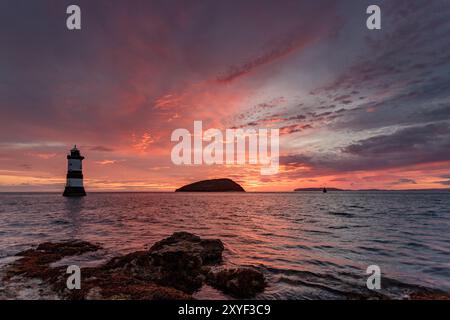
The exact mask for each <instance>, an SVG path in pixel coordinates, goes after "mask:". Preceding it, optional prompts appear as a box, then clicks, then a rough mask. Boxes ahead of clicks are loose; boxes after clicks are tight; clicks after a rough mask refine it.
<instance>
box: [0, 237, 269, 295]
mask: <svg viewBox="0 0 450 320" xmlns="http://www.w3.org/2000/svg"><path fill="white" fill-rule="evenodd" d="M99 249H100V247H99V246H97V245H94V244H91V243H89V242H84V241H65V242H59V243H43V244H41V245H39V246H38V247H37V248H36V249H30V250H26V251H23V252H21V253H19V254H18V255H19V256H21V258H20V259H19V260H17V261H15V262H13V263H12V264H11V265H9V266H8V268H7V270H6V275H5V277H4V278H3V280H4V281H13V280H14V278H16V279H17V277H26V278H38V279H41V280H43V281H44V282H45V283H46V284H48V285H49V286H50V287H51V288H52V289H53V290H54V291H55V292H56V293H57V294H58V295H59V296H60V297H62V298H65V299H133V300H137V299H150V300H155V299H192V296H191V294H192V293H193V292H195V291H196V290H198V289H200V288H201V286H202V285H203V284H204V283H208V284H210V285H211V286H213V287H215V288H217V289H219V290H222V291H223V292H224V293H227V294H229V295H232V296H235V297H242V298H244V297H245V298H251V297H254V296H255V295H256V294H257V293H259V292H262V291H263V290H264V287H265V281H264V276H263V275H262V273H260V272H259V271H256V270H253V269H240V268H237V269H230V270H227V269H221V270H220V271H218V272H213V271H212V269H213V268H212V267H213V266H215V267H217V265H218V264H219V263H220V262H221V261H222V253H223V250H224V246H223V243H222V242H221V241H220V240H218V239H201V238H200V237H198V236H196V235H193V234H190V233H187V232H176V233H174V234H172V235H171V236H170V237H168V238H165V239H163V240H161V241H159V242H157V243H155V244H154V245H153V246H152V247H151V248H150V249H149V250H148V251H137V252H133V253H130V254H127V255H125V256H120V257H116V258H113V259H111V260H110V261H108V262H107V263H105V264H104V265H101V266H99V267H91V268H83V269H82V271H81V272H82V285H81V289H80V290H68V289H67V287H66V280H67V276H68V275H67V274H66V267H51V266H50V265H51V264H52V263H53V262H56V261H59V260H61V259H62V258H64V257H67V256H73V255H80V254H84V253H87V252H92V251H96V250H99Z"/></svg>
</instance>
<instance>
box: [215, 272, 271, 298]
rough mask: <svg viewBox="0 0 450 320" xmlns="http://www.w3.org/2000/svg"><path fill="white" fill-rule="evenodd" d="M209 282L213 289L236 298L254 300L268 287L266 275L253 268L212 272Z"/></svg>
mask: <svg viewBox="0 0 450 320" xmlns="http://www.w3.org/2000/svg"><path fill="white" fill-rule="evenodd" d="M207 282H208V284H209V285H211V286H212V287H214V288H216V289H219V290H221V291H223V292H224V293H226V294H229V295H231V296H233V297H236V298H253V297H254V296H256V295H257V294H258V293H260V292H262V291H264V288H265V287H266V282H265V279H264V275H263V274H262V273H261V272H260V271H258V270H255V269H251V268H232V269H222V270H220V271H211V272H210V273H209V274H208V277H207Z"/></svg>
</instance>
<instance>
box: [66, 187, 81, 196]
mask: <svg viewBox="0 0 450 320" xmlns="http://www.w3.org/2000/svg"><path fill="white" fill-rule="evenodd" d="M85 195H86V191H84V187H66V188H65V189H64V193H63V196H64V197H84V196H85Z"/></svg>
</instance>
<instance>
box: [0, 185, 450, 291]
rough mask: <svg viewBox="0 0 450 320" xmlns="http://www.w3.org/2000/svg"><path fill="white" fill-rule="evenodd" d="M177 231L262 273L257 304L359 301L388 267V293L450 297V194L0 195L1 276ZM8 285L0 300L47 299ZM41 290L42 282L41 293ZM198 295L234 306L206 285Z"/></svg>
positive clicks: (228, 261) (101, 258) (98, 258)
mask: <svg viewBox="0 0 450 320" xmlns="http://www.w3.org/2000/svg"><path fill="white" fill-rule="evenodd" d="M176 231H188V232H191V233H195V234H197V235H199V236H201V237H204V238H218V239H220V240H222V241H223V243H224V245H225V251H224V262H223V263H224V264H225V265H226V266H251V267H254V268H256V269H258V270H260V271H262V272H263V273H264V275H265V277H266V279H267V282H268V287H267V289H266V290H265V291H264V292H263V293H261V294H260V295H258V296H257V298H258V299H349V298H350V299H351V298H355V297H356V298H357V297H362V296H366V297H369V298H370V296H371V295H372V294H375V291H377V290H369V289H368V288H367V279H368V277H369V276H370V275H371V274H368V273H367V268H368V267H369V266H372V265H376V266H378V267H379V270H380V277H381V289H379V290H378V291H379V292H382V293H383V294H385V295H387V296H389V297H390V298H394V299H402V298H405V297H407V296H408V294H410V293H411V292H414V291H420V290H422V289H423V288H429V289H435V290H440V291H443V292H446V293H450V192H449V191H345V192H344V191H335V192H328V193H322V192H313V191H306V192H289V193H251V192H247V193H89V194H88V195H87V196H86V197H84V198H64V197H62V196H61V194H59V193H0V270H4V268H5V266H6V265H7V264H8V263H11V262H12V261H14V260H15V259H17V257H14V255H15V254H16V253H18V252H20V251H22V250H24V249H27V248H31V247H34V246H36V245H37V244H39V243H42V242H45V241H59V240H67V239H80V240H86V241H90V242H93V243H98V244H100V245H102V247H103V248H104V249H103V250H100V251H99V252H96V253H90V254H87V255H84V256H83V257H79V258H77V259H78V260H77V261H76V262H77V263H78V264H80V266H81V267H83V266H93V265H96V264H100V263H103V262H105V261H107V260H108V259H110V258H111V257H113V256H118V255H122V254H125V253H129V252H132V251H137V250H142V249H146V248H149V247H150V246H151V245H152V244H154V243H155V242H156V241H159V240H161V239H163V238H165V237H167V236H170V235H171V234H172V233H173V232H176ZM17 281H18V283H17V284H15V286H14V287H13V289H11V286H10V285H9V288H5V285H4V284H2V283H1V280H0V299H14V298H18V299H22V298H23V299H45V298H48V297H46V296H45V295H44V293H42V290H37V289H36V290H35V289H34V285H33V284H30V283H26V284H25V283H23V286H21V280H20V279H19V280H17ZM37 287H38V286H37ZM194 297H195V298H199V299H231V297H229V296H226V295H224V294H222V293H221V292H219V291H217V290H215V289H213V288H211V287H208V286H204V287H203V288H202V289H200V290H199V291H198V292H196V293H195V294H194Z"/></svg>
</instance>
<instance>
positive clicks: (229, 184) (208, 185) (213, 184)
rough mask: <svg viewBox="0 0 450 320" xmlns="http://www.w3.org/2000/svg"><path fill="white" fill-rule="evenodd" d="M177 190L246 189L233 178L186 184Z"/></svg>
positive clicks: (240, 190) (230, 190)
mask: <svg viewBox="0 0 450 320" xmlns="http://www.w3.org/2000/svg"><path fill="white" fill-rule="evenodd" d="M175 192H245V190H244V188H242V187H241V186H240V185H239V184H238V183H236V182H234V181H233V180H231V179H212V180H203V181H197V182H194V183H191V184H188V185H185V186H183V187H181V188H178V189H176V190H175Z"/></svg>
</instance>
